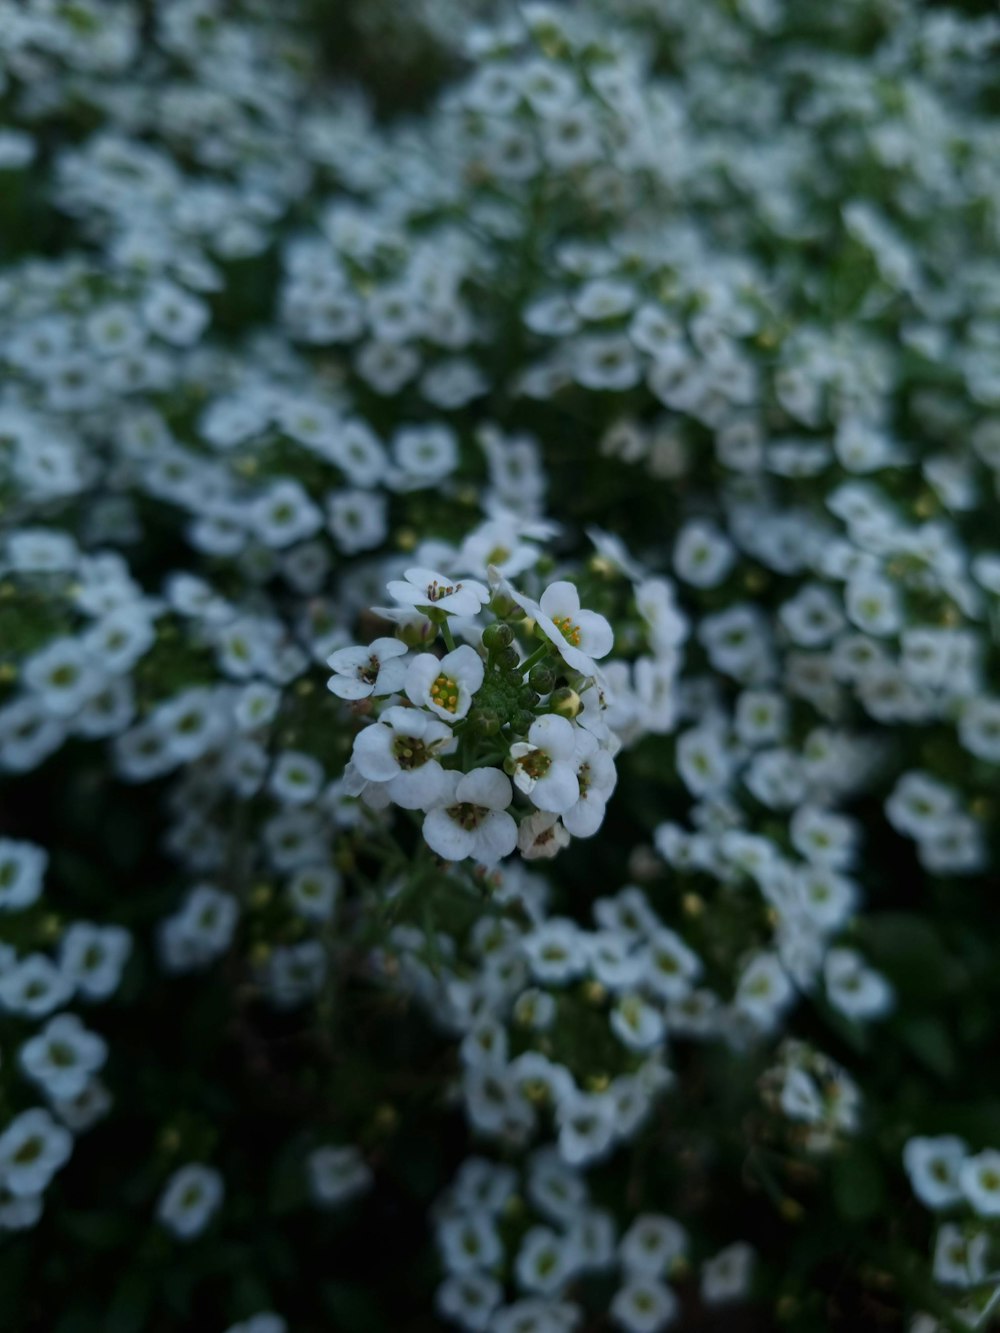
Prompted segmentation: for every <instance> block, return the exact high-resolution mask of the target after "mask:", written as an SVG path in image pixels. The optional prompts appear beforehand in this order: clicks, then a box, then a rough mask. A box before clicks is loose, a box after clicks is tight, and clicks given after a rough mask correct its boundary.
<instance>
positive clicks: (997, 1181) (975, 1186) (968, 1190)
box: [958, 1148, 1000, 1217]
mask: <svg viewBox="0 0 1000 1333" xmlns="http://www.w3.org/2000/svg"><path fill="white" fill-rule="evenodd" d="M958 1178H959V1183H960V1185H961V1187H962V1193H963V1194H964V1195H965V1197H966V1199H967V1200H968V1201H969V1203H970V1204H971V1205H972V1208H973V1210H974V1211H975V1212H976V1213H978V1215H979V1216H980V1217H1000V1152H998V1151H997V1150H996V1149H995V1148H987V1149H986V1150H985V1151H984V1152H981V1153H977V1154H976V1156H975V1157H967V1158H966V1159H965V1161H964V1162H963V1163H962V1165H961V1167H960V1168H959V1173H958Z"/></svg>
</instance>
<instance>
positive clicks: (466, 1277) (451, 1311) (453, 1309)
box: [436, 1272, 503, 1333]
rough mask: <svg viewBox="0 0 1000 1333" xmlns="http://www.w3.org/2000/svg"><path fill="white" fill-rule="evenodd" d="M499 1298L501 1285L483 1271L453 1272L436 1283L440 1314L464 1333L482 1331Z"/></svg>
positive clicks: (487, 1324) (485, 1327)
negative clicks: (465, 1331) (466, 1332)
mask: <svg viewBox="0 0 1000 1333" xmlns="http://www.w3.org/2000/svg"><path fill="white" fill-rule="evenodd" d="M502 1299H503V1288H502V1287H501V1285H500V1283H499V1282H497V1280H496V1278H492V1277H490V1276H489V1274H487V1273H481V1272H480V1273H477V1272H472V1273H456V1274H453V1275H452V1276H451V1277H448V1278H445V1280H444V1282H442V1284H441V1286H440V1287H438V1290H437V1296H436V1304H437V1308H438V1311H439V1313H440V1314H442V1315H443V1316H444V1318H445V1319H448V1320H451V1321H452V1322H453V1323H456V1324H458V1325H459V1327H460V1328H463V1329H467V1330H468V1333H486V1329H487V1328H488V1327H489V1325H490V1320H491V1319H492V1317H493V1312H494V1310H495V1309H496V1308H497V1306H498V1305H499V1304H500V1302H501V1300H502Z"/></svg>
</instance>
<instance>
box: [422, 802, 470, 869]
mask: <svg viewBox="0 0 1000 1333" xmlns="http://www.w3.org/2000/svg"><path fill="white" fill-rule="evenodd" d="M424 840H425V841H426V843H427V845H428V847H430V849H431V851H432V852H437V854H438V856H443V857H444V859H445V860H446V861H464V860H465V858H466V857H467V856H472V855H474V854H475V850H476V837H475V835H474V834H473V833H470V832H469V830H468V829H464V828H462V827H461V825H460V824H456V823H455V821H454V820H453V819H452V818H451V816H450V815H449V814H448V813H447V811H446V810H445V809H444V808H443V807H441V806H438V808H437V809H435V810H431V811H430V813H429V814H428V815H427V816H426V818H425V819H424Z"/></svg>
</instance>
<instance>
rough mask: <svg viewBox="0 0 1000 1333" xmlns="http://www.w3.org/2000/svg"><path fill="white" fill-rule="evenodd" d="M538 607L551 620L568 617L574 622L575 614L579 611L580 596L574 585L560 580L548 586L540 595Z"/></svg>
mask: <svg viewBox="0 0 1000 1333" xmlns="http://www.w3.org/2000/svg"><path fill="white" fill-rule="evenodd" d="M539 606H540V607H541V608H542V610H543V611H544V612H545V614H546V615H547V616H550V617H551V618H552V619H555V617H556V616H560V617H561V616H569V617H571V619H572V620H573V621H574V622H575V621H576V615H577V612H578V611H579V610H580V594H579V593H578V592H577V590H576V586H575V585H574V584H572V583H567V582H566V581H565V580H560V582H558V583H550V584H549V586H548V587H547V588H546V589H545V591H544V592H543V593H542V597H541V601H540V602H539Z"/></svg>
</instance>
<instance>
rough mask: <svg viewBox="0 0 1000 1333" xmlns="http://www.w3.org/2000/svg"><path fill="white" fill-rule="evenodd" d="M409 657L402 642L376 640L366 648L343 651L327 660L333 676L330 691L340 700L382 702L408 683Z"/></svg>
mask: <svg viewBox="0 0 1000 1333" xmlns="http://www.w3.org/2000/svg"><path fill="white" fill-rule="evenodd" d="M406 653H407V648H406V644H405V643H401V642H400V641H399V639H388V638H386V639H375V640H374V641H373V642H372V643H370V644H368V646H367V647H357V646H353V647H350V648H340V649H338V651H337V652H335V653H334V654H333V655H332V656H331V657H328V658H327V665H328V666H330V667H332V668H333V671H334V675H332V676H331V677H330V679H329V680H328V681H327V688H328V689H329V690H332V691H333V693H334V694H335V695H337V697H338V698H339V699H367V698H368V697H369V696H375V697H376V698H380V697H381V696H383V695H386V694H395V693H396V692H397V691H398V690H401V689H402V688H403V682H404V680H405V679H406V663H405V662H404V661H403V660H402V659H403V658H404V657H405V656H406Z"/></svg>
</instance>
